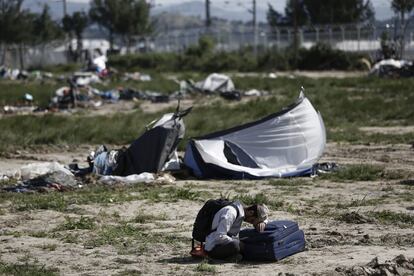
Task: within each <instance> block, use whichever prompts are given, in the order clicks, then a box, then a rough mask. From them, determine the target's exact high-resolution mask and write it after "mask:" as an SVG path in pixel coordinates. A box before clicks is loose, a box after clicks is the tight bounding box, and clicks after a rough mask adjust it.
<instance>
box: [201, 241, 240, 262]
mask: <svg viewBox="0 0 414 276" xmlns="http://www.w3.org/2000/svg"><path fill="white" fill-rule="evenodd" d="M239 252H240V245H239V243H238V242H237V241H232V242H229V243H226V244H220V245H216V246H214V247H213V249H212V250H211V251H207V254H208V256H209V257H210V258H213V259H219V260H224V259H227V258H230V257H233V256H236V255H237V254H238V253H239Z"/></svg>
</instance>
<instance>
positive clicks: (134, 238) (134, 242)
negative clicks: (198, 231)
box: [85, 222, 188, 252]
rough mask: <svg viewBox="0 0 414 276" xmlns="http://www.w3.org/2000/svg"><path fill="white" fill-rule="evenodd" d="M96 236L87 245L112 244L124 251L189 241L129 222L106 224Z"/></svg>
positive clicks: (142, 249) (143, 249)
mask: <svg viewBox="0 0 414 276" xmlns="http://www.w3.org/2000/svg"><path fill="white" fill-rule="evenodd" d="M94 234H95V236H94V237H93V238H91V239H89V240H88V241H86V242H85V246H86V247H99V246H103V245H112V246H114V247H117V248H119V249H120V250H121V252H124V251H125V250H127V249H128V248H129V247H133V248H134V250H139V251H140V252H143V251H145V250H146V249H147V248H148V246H150V245H155V244H157V243H162V244H169V245H171V246H173V245H177V244H179V243H183V242H188V239H184V238H182V237H180V236H176V235H174V234H171V233H152V232H151V231H148V230H147V229H144V228H141V227H138V226H134V225H132V224H131V223H128V222H121V223H119V224H116V225H104V226H102V228H101V229H99V230H98V231H95V233H94Z"/></svg>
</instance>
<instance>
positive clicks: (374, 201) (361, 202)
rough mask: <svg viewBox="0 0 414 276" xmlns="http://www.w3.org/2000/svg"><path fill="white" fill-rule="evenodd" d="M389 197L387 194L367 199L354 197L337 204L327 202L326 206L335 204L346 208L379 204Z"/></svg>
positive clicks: (337, 206) (339, 207)
mask: <svg viewBox="0 0 414 276" xmlns="http://www.w3.org/2000/svg"><path fill="white" fill-rule="evenodd" d="M386 199H387V196H384V197H379V198H369V199H366V198H365V197H363V198H361V199H354V200H352V201H351V202H349V203H342V202H339V203H337V204H326V205H324V206H325V207H328V206H330V207H332V205H334V206H335V208H338V209H346V208H352V207H360V206H377V205H379V204H381V203H384V202H385V201H386Z"/></svg>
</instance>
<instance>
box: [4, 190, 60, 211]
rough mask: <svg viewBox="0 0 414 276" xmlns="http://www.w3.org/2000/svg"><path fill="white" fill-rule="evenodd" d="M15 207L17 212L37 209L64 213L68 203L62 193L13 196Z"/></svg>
mask: <svg viewBox="0 0 414 276" xmlns="http://www.w3.org/2000/svg"><path fill="white" fill-rule="evenodd" d="M12 195H13V196H12V197H11V198H10V199H11V200H12V201H13V207H14V208H15V209H16V210H17V211H27V210H35V209H44V210H56V211H64V210H65V209H66V208H67V206H68V202H67V201H66V200H65V198H64V195H63V194H60V193H49V194H12Z"/></svg>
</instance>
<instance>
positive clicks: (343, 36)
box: [341, 26, 346, 50]
mask: <svg viewBox="0 0 414 276" xmlns="http://www.w3.org/2000/svg"><path fill="white" fill-rule="evenodd" d="M341 34H342V49H341V50H345V49H346V46H345V27H344V26H341Z"/></svg>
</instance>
